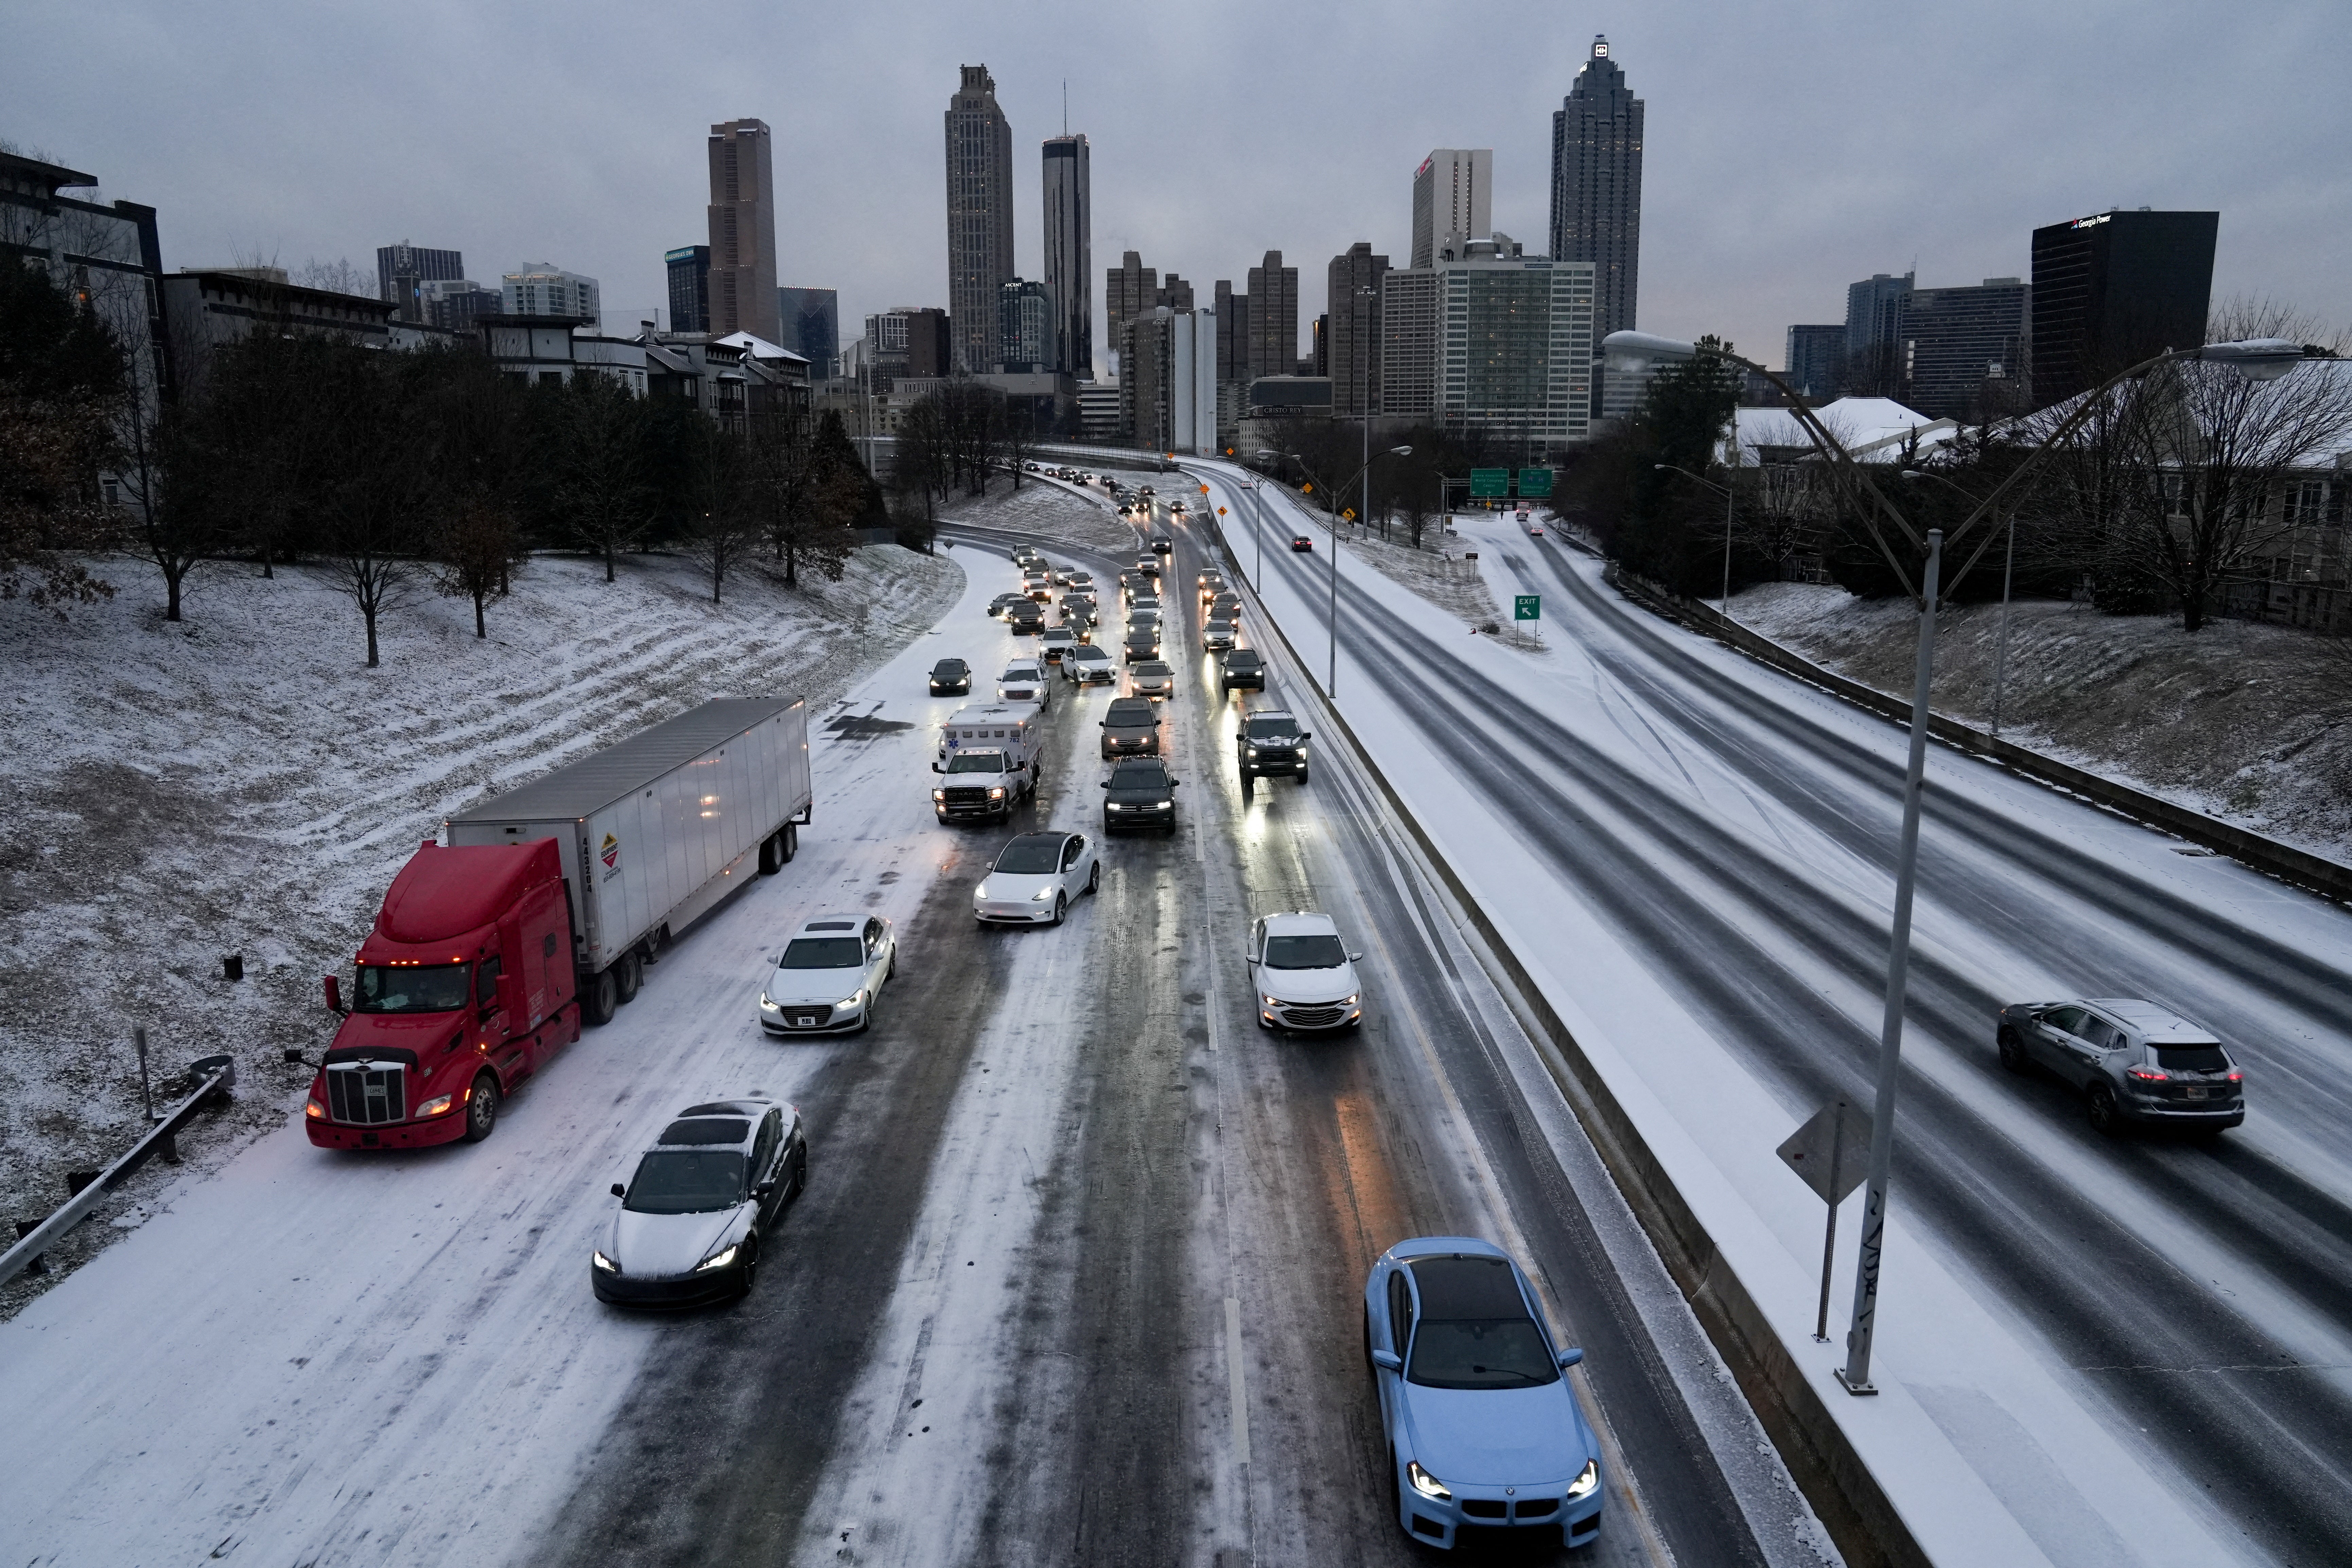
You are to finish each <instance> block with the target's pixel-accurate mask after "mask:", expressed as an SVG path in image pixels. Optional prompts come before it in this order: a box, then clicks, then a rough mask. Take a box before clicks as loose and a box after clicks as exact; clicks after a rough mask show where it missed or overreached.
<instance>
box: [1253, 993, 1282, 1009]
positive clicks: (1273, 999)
mask: <svg viewBox="0 0 2352 1568" xmlns="http://www.w3.org/2000/svg"><path fill="white" fill-rule="evenodd" d="M1258 999H1259V1000H1260V1001H1262V1002H1264V1003H1265V1005H1267V1006H1269V1007H1279V1006H1281V1005H1282V998H1281V997H1279V996H1265V995H1261V996H1260V997H1259V998H1258Z"/></svg>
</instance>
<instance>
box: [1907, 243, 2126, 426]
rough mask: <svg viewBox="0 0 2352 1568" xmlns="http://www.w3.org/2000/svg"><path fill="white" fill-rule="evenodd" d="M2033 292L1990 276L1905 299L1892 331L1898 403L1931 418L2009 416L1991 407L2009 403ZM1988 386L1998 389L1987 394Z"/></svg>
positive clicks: (2018, 281)
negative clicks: (1899, 372) (1899, 375)
mask: <svg viewBox="0 0 2352 1568" xmlns="http://www.w3.org/2000/svg"><path fill="white" fill-rule="evenodd" d="M2031 293H2032V289H2028V288H2027V287H2026V285H2025V282H2024V280H2023V279H2017V278H1988V279H1985V280H1984V281H1983V282H1982V283H1981V284H1979V285H1978V286H1977V287H1976V288H1973V289H1913V290H1911V292H1910V293H1909V294H1908V295H1906V296H1905V298H1904V300H1903V307H1902V310H1901V312H1900V314H1899V317H1898V320H1897V322H1896V327H1895V335H1896V339H1897V342H1898V345H1899V352H1900V353H1901V356H1902V360H1901V363H1902V366H1903V401H1904V403H1905V404H1906V405H1908V406H1910V407H1912V408H1916V409H1917V410H1918V411H1919V412H1920V413H1922V414H1925V415H1927V416H1930V417H1932V418H1937V419H1943V418H1970V419H1985V418H1988V417H1990V416H1991V415H1993V414H1994V413H1996V412H2000V413H2006V412H2010V410H2009V409H2007V408H2005V407H2003V408H1998V409H1996V408H1995V406H1994V404H1996V403H2005V402H2008V401H2011V388H2010V386H2009V384H2011V383H2014V382H2015V381H2016V378H2017V376H2018V375H2019V374H2020V371H2021V361H2022V360H2023V358H2024V355H2025V352H2026V343H2027V342H2028V341H2029V338H2028V333H2029V331H2030V330H2031V329H2030V325H2029V307H2028V303H2027V299H2028V296H2029V295H2030V294H2031ZM2118 368H2120V367H2118ZM1988 382H1992V383H2000V384H2002V385H2001V386H2000V387H1999V388H1995V389H1989V388H1988V387H1987V383H1988ZM1989 393H1999V394H2000V395H1997V396H1995V395H1989Z"/></svg>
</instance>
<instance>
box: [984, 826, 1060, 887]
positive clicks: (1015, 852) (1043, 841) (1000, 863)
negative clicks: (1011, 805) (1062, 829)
mask: <svg viewBox="0 0 2352 1568" xmlns="http://www.w3.org/2000/svg"><path fill="white" fill-rule="evenodd" d="M1061 866H1062V839H1061V836H1060V835H1059V834H1050V833H1039V834H1025V835H1024V836H1023V837H1019V838H1016V839H1014V840H1013V842H1012V843H1010V844H1008V845H1006V846H1005V847H1004V848H1003V851H1001V852H1000V853H999V854H998V855H997V857H996V865H995V866H994V867H993V869H995V870H999V871H1003V872H1008V873H1010V874H1011V875H1013V876H1015V877H1045V876H1050V875H1052V874H1053V873H1054V872H1055V871H1057V870H1059V869H1061Z"/></svg>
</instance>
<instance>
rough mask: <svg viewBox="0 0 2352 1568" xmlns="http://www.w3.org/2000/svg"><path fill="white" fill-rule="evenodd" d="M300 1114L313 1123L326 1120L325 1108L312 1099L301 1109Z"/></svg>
mask: <svg viewBox="0 0 2352 1568" xmlns="http://www.w3.org/2000/svg"><path fill="white" fill-rule="evenodd" d="M302 1114H303V1115H305V1116H307V1117H309V1118H310V1120H311V1121H325V1120H326V1119H327V1108H326V1107H325V1106H323V1105H321V1104H320V1103H319V1102H318V1100H316V1099H315V1098H314V1099H312V1100H310V1102H309V1103H308V1104H306V1105H304V1106H303V1107H302Z"/></svg>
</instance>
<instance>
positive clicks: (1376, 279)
mask: <svg viewBox="0 0 2352 1568" xmlns="http://www.w3.org/2000/svg"><path fill="white" fill-rule="evenodd" d="M1388 272H1389V258H1387V257H1385V256H1375V255H1373V254H1372V247H1371V243H1370V241H1369V240H1361V239H1360V240H1358V241H1356V243H1355V244H1353V245H1351V246H1349V247H1348V248H1347V250H1346V251H1345V252H1344V253H1343V254H1341V255H1339V256H1335V257H1333V258H1331V268H1330V271H1329V274H1328V279H1329V288H1330V292H1329V294H1328V300H1329V302H1330V310H1329V311H1328V314H1327V315H1326V316H1325V317H1324V321H1326V323H1327V325H1326V326H1325V327H1324V329H1323V342H1322V343H1321V345H1320V348H1319V352H1318V355H1317V358H1318V360H1319V361H1320V362H1321V364H1322V366H1323V368H1322V369H1321V370H1320V371H1319V372H1318V374H1324V375H1328V376H1329V377H1330V378H1331V412H1332V413H1333V414H1335V415H1337V416H1340V417H1342V418H1350V419H1352V418H1354V417H1355V416H1358V415H1360V414H1376V413H1378V412H1379V411H1380V407H1381V282H1382V280H1383V279H1386V278H1387V277H1388Z"/></svg>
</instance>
